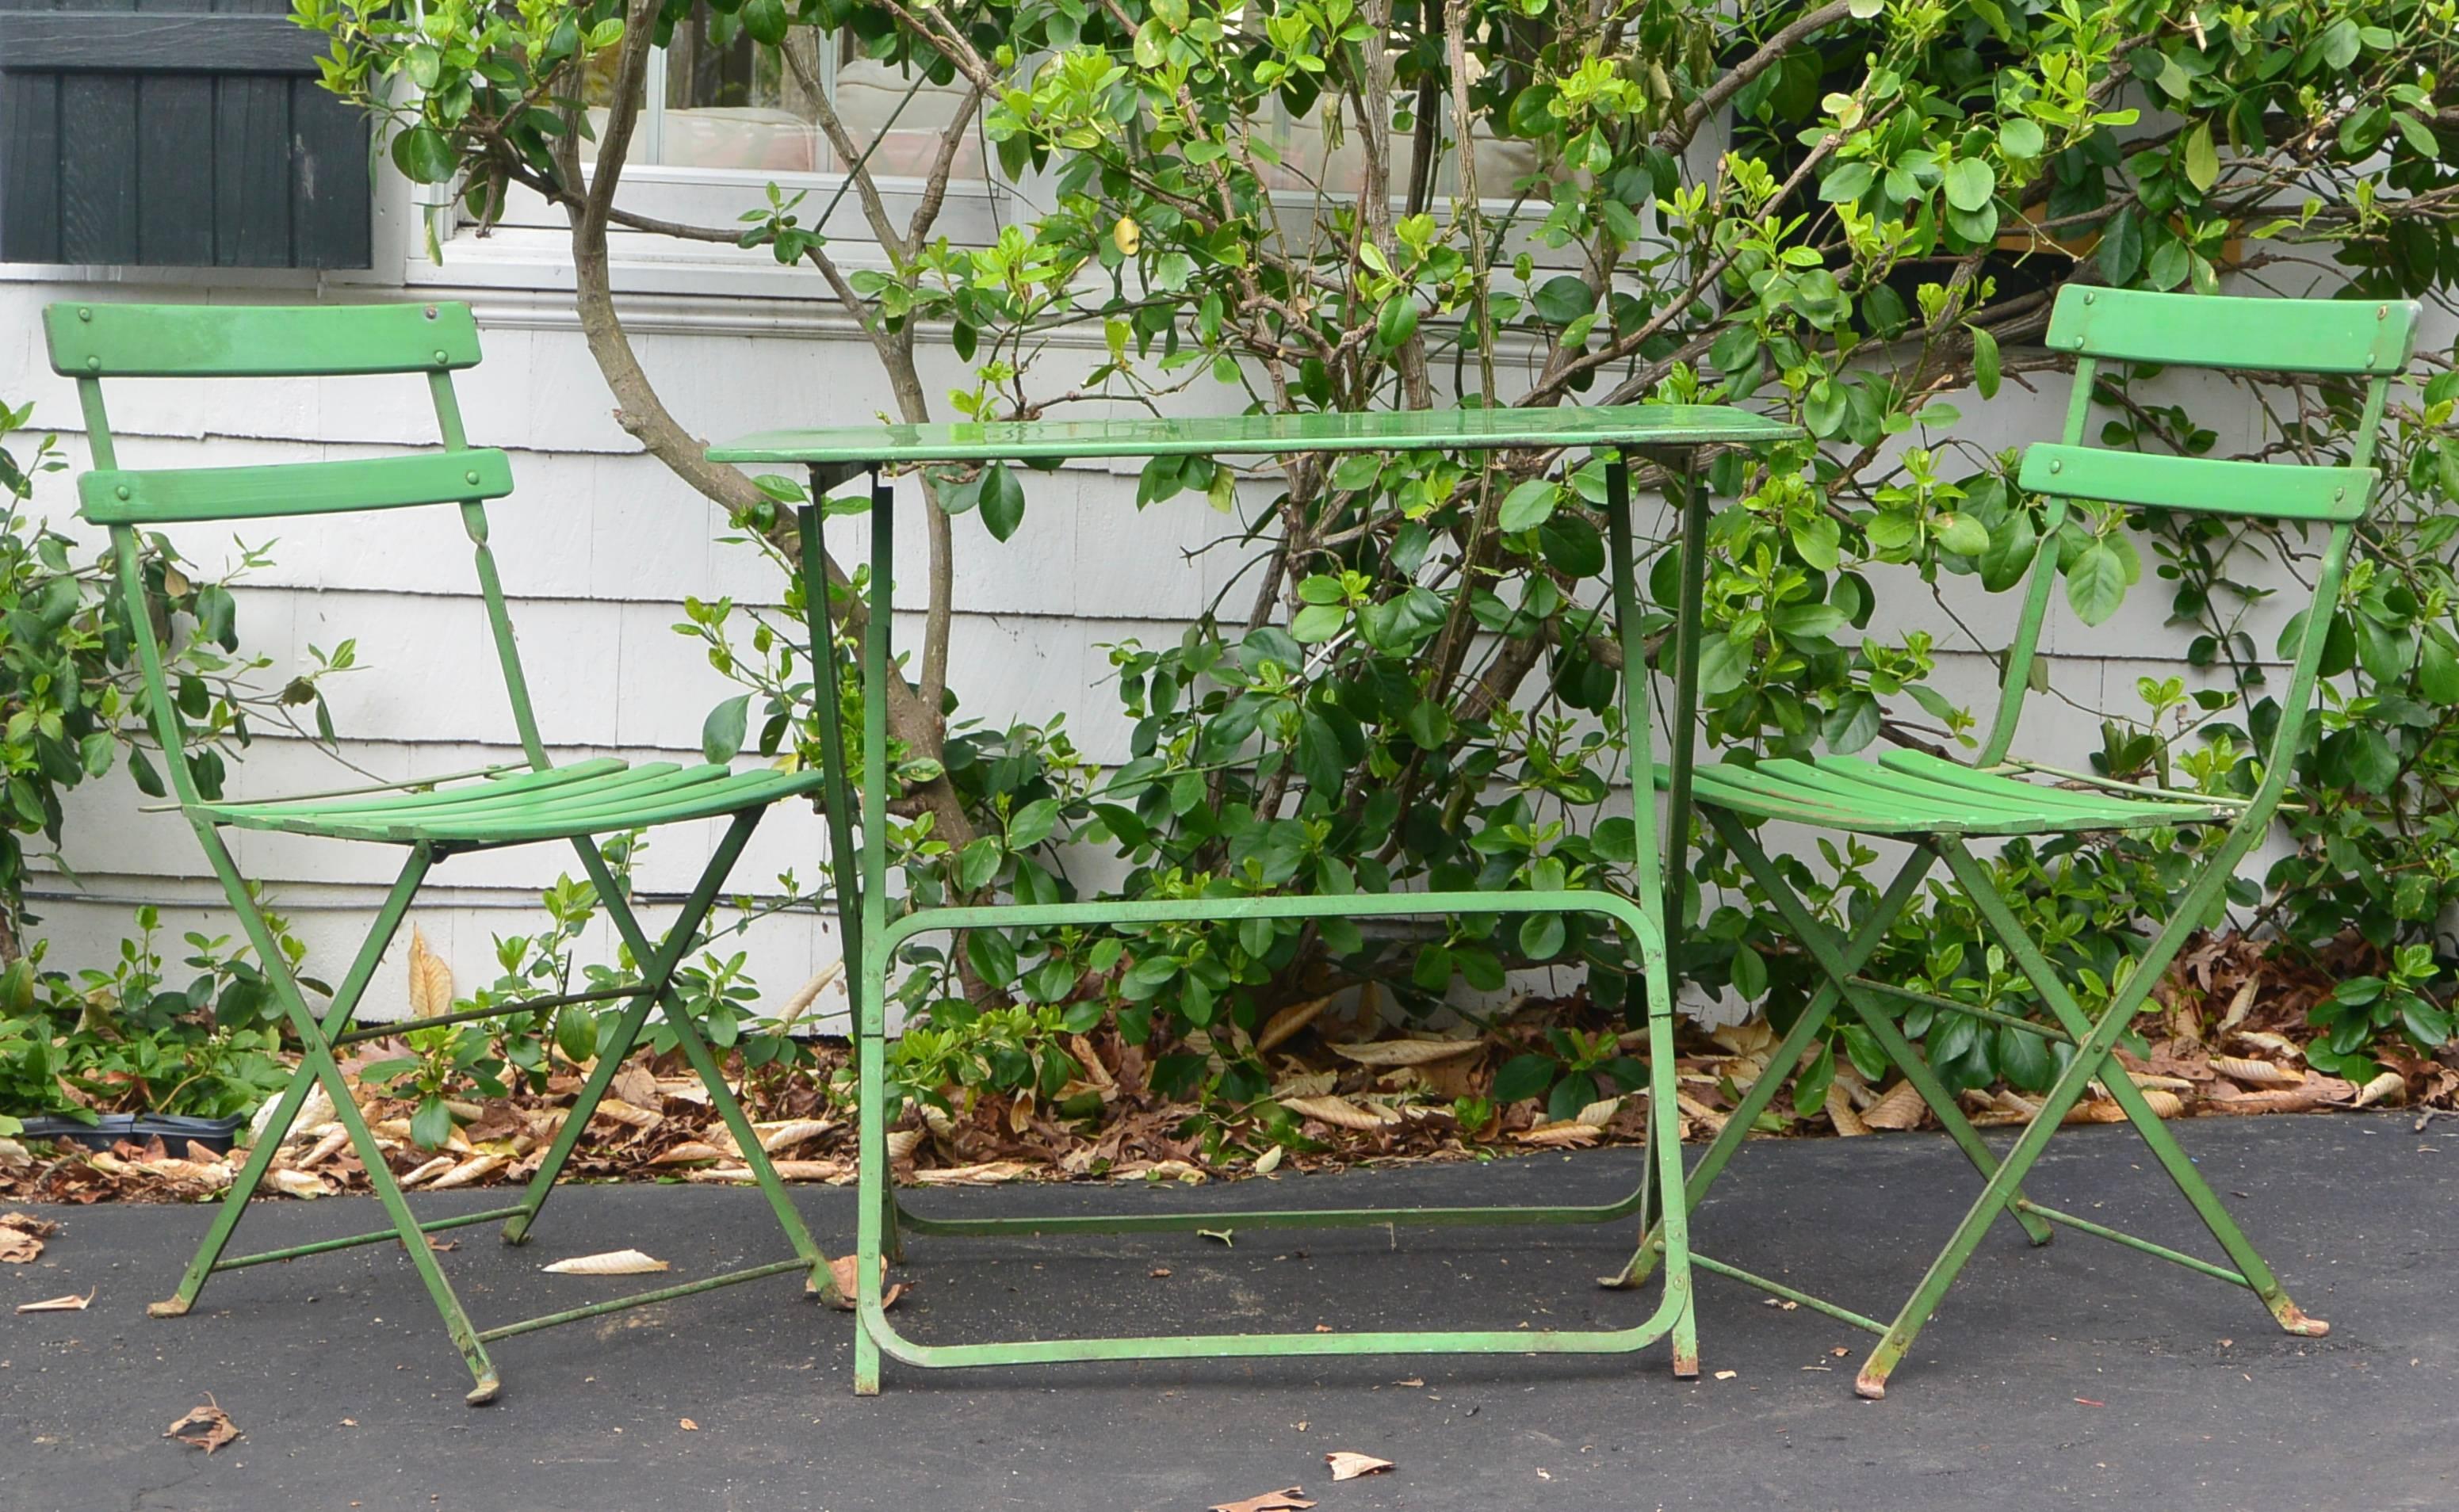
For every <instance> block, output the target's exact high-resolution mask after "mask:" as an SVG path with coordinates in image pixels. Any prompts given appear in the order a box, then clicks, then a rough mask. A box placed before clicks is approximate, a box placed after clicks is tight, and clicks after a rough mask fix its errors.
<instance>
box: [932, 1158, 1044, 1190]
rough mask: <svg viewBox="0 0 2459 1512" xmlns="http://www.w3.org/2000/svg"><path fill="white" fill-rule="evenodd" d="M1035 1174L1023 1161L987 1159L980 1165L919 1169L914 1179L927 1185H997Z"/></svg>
mask: <svg viewBox="0 0 2459 1512" xmlns="http://www.w3.org/2000/svg"><path fill="white" fill-rule="evenodd" d="M1032 1174H1033V1167H1032V1166H1027V1165H1026V1164H1025V1163H1024V1162H1022V1161H1013V1160H1003V1161H986V1162H984V1163H983V1164H981V1165H979V1166H950V1167H948V1168H947V1169H944V1170H917V1171H915V1172H914V1180H915V1181H916V1182H919V1183H920V1184H921V1185H923V1186H925V1187H996V1186H998V1185H999V1184H1000V1183H1002V1182H1012V1181H1021V1180H1023V1179H1024V1178H1025V1177H1027V1176H1030V1175H1032Z"/></svg>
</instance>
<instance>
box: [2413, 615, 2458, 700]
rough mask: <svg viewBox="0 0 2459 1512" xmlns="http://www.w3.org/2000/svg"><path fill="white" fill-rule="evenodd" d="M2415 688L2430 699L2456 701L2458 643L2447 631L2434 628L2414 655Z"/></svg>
mask: <svg viewBox="0 0 2459 1512" xmlns="http://www.w3.org/2000/svg"><path fill="white" fill-rule="evenodd" d="M2416 690H2417V691H2418V692H2419V693H2422V694H2424V695H2425V697H2426V699H2427V702H2429V703H2434V704H2443V705H2445V706H2448V705H2449V704H2459V646H2454V645H2453V644H2452V642H2451V640H2450V635H2449V632H2448V631H2446V630H2441V629H2436V630H2434V631H2433V632H2432V633H2431V634H2429V635H2427V637H2426V638H2425V645H2424V647H2423V649H2422V651H2421V652H2420V654H2419V655H2418V657H2417V663H2416Z"/></svg>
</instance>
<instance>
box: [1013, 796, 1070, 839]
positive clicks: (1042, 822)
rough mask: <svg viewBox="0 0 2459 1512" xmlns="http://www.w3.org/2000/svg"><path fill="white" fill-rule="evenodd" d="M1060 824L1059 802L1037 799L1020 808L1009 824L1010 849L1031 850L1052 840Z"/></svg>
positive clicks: (1052, 799)
mask: <svg viewBox="0 0 2459 1512" xmlns="http://www.w3.org/2000/svg"><path fill="white" fill-rule="evenodd" d="M1058 824H1059V800H1058V799H1056V798H1036V799H1035V800H1034V801H1033V802H1031V803H1029V804H1026V805H1025V806H1024V807H1023V808H1021V809H1018V810H1017V811H1016V813H1015V814H1014V816H1012V817H1011V818H1010V819H1009V820H1008V822H1007V843H1008V849H1010V850H1012V851H1024V850H1029V849H1031V848H1032V847H1034V846H1038V845H1040V843H1041V842H1042V841H1044V840H1047V839H1049V838H1050V831H1051V830H1054V829H1056V828H1057V827H1058Z"/></svg>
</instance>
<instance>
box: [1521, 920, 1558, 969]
mask: <svg viewBox="0 0 2459 1512" xmlns="http://www.w3.org/2000/svg"><path fill="white" fill-rule="evenodd" d="M1567 935H1568V932H1567V931H1566V930H1565V929H1564V927H1563V915H1561V914H1524V915H1523V916H1522V917H1521V920H1520V950H1521V954H1523V955H1524V956H1527V957H1528V958H1529V959H1530V960H1550V959H1552V958H1553V957H1554V956H1559V955H1561V954H1562V952H1563V943H1564V941H1565V939H1566V937H1567Z"/></svg>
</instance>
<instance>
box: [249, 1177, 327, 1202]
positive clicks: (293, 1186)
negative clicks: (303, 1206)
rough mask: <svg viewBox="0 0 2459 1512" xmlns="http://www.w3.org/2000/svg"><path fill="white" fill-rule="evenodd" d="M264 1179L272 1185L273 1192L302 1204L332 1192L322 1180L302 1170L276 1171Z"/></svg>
mask: <svg viewBox="0 0 2459 1512" xmlns="http://www.w3.org/2000/svg"><path fill="white" fill-rule="evenodd" d="M264 1179H265V1180H266V1181H268V1182H271V1183H272V1184H273V1188H274V1190H276V1191H278V1192H280V1193H282V1194H283V1195H284V1196H285V1197H296V1198H299V1199H300V1200H301V1201H303V1202H305V1201H309V1200H312V1199H314V1198H318V1197H322V1196H324V1195H325V1194H326V1192H328V1191H330V1190H332V1188H331V1187H326V1185H325V1183H324V1181H323V1179H322V1178H320V1177H316V1176H311V1175H309V1174H308V1173H307V1172H305V1171H302V1170H277V1171H273V1172H271V1173H269V1174H267V1175H266V1177H265V1178H264Z"/></svg>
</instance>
